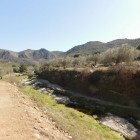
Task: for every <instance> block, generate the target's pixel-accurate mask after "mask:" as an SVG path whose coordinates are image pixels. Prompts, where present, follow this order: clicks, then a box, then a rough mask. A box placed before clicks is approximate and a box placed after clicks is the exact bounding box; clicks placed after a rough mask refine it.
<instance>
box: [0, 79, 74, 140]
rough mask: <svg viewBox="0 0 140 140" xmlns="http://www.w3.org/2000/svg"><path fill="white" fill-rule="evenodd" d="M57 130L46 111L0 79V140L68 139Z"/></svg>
mask: <svg viewBox="0 0 140 140" xmlns="http://www.w3.org/2000/svg"><path fill="white" fill-rule="evenodd" d="M69 139H72V138H71V137H70V136H69V135H68V134H67V133H64V132H62V131H60V130H58V128H57V126H56V123H55V122H53V121H52V119H51V118H49V117H48V116H47V111H44V112H42V111H40V110H39V109H38V107H36V105H35V104H34V103H33V102H32V101H31V100H30V99H29V98H28V97H27V96H26V95H24V94H23V93H21V92H19V91H18V90H17V88H16V87H15V86H13V85H11V84H9V83H7V82H3V81H0V140H69Z"/></svg>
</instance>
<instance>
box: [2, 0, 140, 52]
mask: <svg viewBox="0 0 140 140" xmlns="http://www.w3.org/2000/svg"><path fill="white" fill-rule="evenodd" d="M117 38H140V0H1V1H0V48H1V49H8V50H13V51H21V50H25V49H35V50H36V49H40V48H45V49H48V50H50V51H52V50H60V51H66V50H68V49H70V48H72V47H73V46H75V45H79V44H83V43H86V42H88V41H97V40H98V41H102V42H107V41H111V40H114V39H117Z"/></svg>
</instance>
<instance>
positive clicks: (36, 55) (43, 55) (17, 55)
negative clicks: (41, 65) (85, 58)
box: [0, 38, 140, 65]
mask: <svg viewBox="0 0 140 140" xmlns="http://www.w3.org/2000/svg"><path fill="white" fill-rule="evenodd" d="M123 44H128V45H131V46H134V47H137V46H138V45H140V38H138V39H117V40H113V41H110V42H107V43H103V42H99V41H90V42H87V43H85V44H82V45H78V46H75V47H73V48H71V49H70V50H68V51H67V52H61V51H52V52H51V51H48V50H46V49H43V48H42V49H40V50H31V49H28V50H24V51H21V52H13V51H9V50H2V49H0V60H4V61H8V62H17V63H22V64H27V65H32V64H35V63H38V62H42V61H46V60H49V59H54V58H58V57H60V56H73V55H75V54H90V53H96V52H102V51H105V50H107V49H108V48H114V47H118V46H121V45H123Z"/></svg>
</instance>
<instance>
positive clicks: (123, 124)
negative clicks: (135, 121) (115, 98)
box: [101, 114, 140, 139]
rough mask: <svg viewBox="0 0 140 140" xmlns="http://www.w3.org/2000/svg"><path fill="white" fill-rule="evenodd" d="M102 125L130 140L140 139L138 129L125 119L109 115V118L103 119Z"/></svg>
mask: <svg viewBox="0 0 140 140" xmlns="http://www.w3.org/2000/svg"><path fill="white" fill-rule="evenodd" d="M101 124H102V125H104V126H107V127H109V128H111V129H113V130H115V131H117V132H119V133H121V134H123V135H124V136H125V137H126V138H129V139H136V138H137V139H140V134H139V132H138V129H136V128H135V127H134V126H133V125H132V124H131V123H129V122H128V121H127V120H125V119H124V118H121V117H118V116H115V115H112V114H108V116H106V117H104V118H102V119H101Z"/></svg>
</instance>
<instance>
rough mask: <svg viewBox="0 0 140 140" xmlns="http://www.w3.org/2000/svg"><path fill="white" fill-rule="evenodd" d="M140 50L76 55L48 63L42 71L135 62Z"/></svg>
mask: <svg viewBox="0 0 140 140" xmlns="http://www.w3.org/2000/svg"><path fill="white" fill-rule="evenodd" d="M139 58H140V50H139V49H138V48H134V47H131V46H128V45H123V46H121V47H116V48H111V49H108V50H107V51H105V52H101V53H99V52H97V53H94V54H90V55H81V54H75V55H74V56H66V57H61V58H57V59H54V60H50V61H47V62H46V63H45V64H44V65H43V66H42V67H41V69H47V70H52V69H66V68H78V67H81V68H84V67H91V68H94V67H96V66H97V65H103V66H109V65H117V64H120V63H122V62H133V61H134V60H139ZM41 69H40V70H41Z"/></svg>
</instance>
